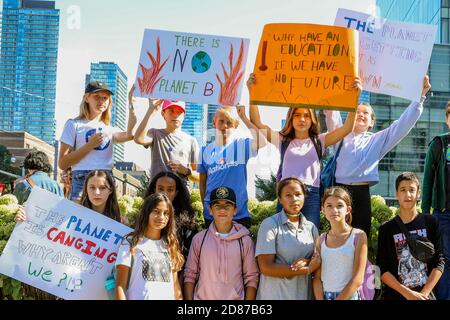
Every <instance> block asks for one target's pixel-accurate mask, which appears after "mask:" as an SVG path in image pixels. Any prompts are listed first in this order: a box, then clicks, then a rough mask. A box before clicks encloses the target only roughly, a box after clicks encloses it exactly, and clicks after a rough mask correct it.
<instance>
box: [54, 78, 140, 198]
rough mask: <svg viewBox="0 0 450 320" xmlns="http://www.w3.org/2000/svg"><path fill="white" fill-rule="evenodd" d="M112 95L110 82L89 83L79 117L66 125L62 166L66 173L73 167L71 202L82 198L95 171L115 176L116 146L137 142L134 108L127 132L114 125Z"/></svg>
mask: <svg viewBox="0 0 450 320" xmlns="http://www.w3.org/2000/svg"><path fill="white" fill-rule="evenodd" d="M112 95H113V93H112V91H111V90H110V89H109V87H108V85H107V84H106V83H104V82H101V81H91V82H89V84H88V85H87V86H86V89H85V92H84V95H83V98H82V100H81V104H80V113H79V115H78V117H76V118H74V119H69V120H68V121H67V122H66V124H65V125H64V130H63V133H62V135H61V139H60V141H61V146H60V151H59V160H58V164H59V167H60V168H61V169H62V170H66V169H67V168H69V167H72V178H71V192H70V200H76V201H78V200H79V199H80V197H81V192H82V189H83V183H84V180H85V178H86V176H87V175H88V174H89V172H91V171H92V170H105V171H107V172H108V173H110V174H111V175H112V167H113V148H112V145H113V144H114V143H123V142H126V141H130V140H132V139H133V133H132V131H133V128H134V126H135V125H136V115H135V113H134V110H133V109H132V108H129V117H128V127H127V131H121V130H120V129H118V128H116V127H113V126H111V107H112V98H111V96H112Z"/></svg>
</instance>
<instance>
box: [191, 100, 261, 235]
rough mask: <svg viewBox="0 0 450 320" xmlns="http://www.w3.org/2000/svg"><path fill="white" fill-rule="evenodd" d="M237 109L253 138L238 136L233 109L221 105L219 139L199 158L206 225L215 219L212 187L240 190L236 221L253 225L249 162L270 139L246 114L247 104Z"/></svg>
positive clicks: (216, 123)
mask: <svg viewBox="0 0 450 320" xmlns="http://www.w3.org/2000/svg"><path fill="white" fill-rule="evenodd" d="M236 108H237V112H238V114H239V117H240V118H241V120H242V121H243V122H244V123H245V125H246V126H247V128H248V129H250V132H251V134H252V139H249V138H243V137H237V136H235V130H236V128H237V127H238V125H239V122H238V120H237V119H234V118H233V117H232V116H231V114H230V111H229V110H230V108H221V109H219V110H217V112H216V114H215V115H214V120H213V126H214V128H215V130H216V137H215V141H213V142H211V143H210V144H208V145H207V146H204V147H202V150H201V153H200V159H199V161H198V172H199V173H200V184H199V186H200V196H201V200H202V203H203V208H204V212H203V214H204V217H205V226H206V227H208V226H209V224H210V223H211V221H212V215H211V212H210V211H209V209H208V208H209V207H210V195H211V190H213V189H214V188H217V187H220V186H225V187H228V188H231V187H233V189H234V190H235V192H236V198H237V200H236V204H237V213H236V215H235V216H234V218H233V220H235V221H236V222H238V223H240V224H242V225H244V226H245V227H247V228H250V226H251V215H250V211H249V210H248V207H247V203H248V193H247V163H248V161H249V159H250V158H251V157H255V156H256V155H257V152H258V150H259V149H260V148H261V147H263V146H265V145H266V143H267V141H266V139H265V138H264V137H263V136H262V135H261V134H260V132H259V130H257V129H256V127H255V126H254V125H253V124H252V123H251V122H250V120H249V119H248V118H247V116H246V115H245V107H244V106H237V107H236Z"/></svg>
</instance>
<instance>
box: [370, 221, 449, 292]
mask: <svg viewBox="0 0 450 320" xmlns="http://www.w3.org/2000/svg"><path fill="white" fill-rule="evenodd" d="M405 226H406V229H407V230H408V231H409V232H410V233H411V234H416V235H419V236H422V237H426V238H428V239H429V241H431V242H432V243H433V244H434V247H435V251H436V254H435V256H434V258H433V259H432V260H431V261H430V262H429V263H428V264H426V263H424V262H422V261H419V260H417V259H416V258H414V257H413V256H412V255H411V253H410V251H409V247H408V245H407V242H406V238H405V236H404V235H403V233H402V232H401V230H400V228H399V226H398V225H397V223H396V222H395V221H394V220H390V221H388V222H386V223H385V224H383V225H382V226H381V227H380V229H379V233H378V253H377V265H378V266H379V267H380V275H383V274H384V273H385V272H390V273H391V274H392V275H393V276H394V277H395V278H396V279H397V280H398V281H399V282H400V283H402V284H403V285H404V286H406V287H408V288H410V289H413V290H415V291H417V290H420V288H421V287H423V286H424V285H425V284H426V282H427V280H428V276H429V275H430V273H431V271H432V270H433V269H434V268H437V269H440V270H443V268H444V264H445V260H444V256H443V255H442V249H441V240H440V233H439V228H438V222H437V220H436V218H435V217H433V216H432V215H422V214H419V215H418V216H417V217H416V218H415V219H414V220H413V221H411V222H410V223H407V224H405ZM383 297H384V299H386V300H399V299H400V300H401V299H404V298H403V296H402V295H400V294H399V293H398V292H396V291H395V290H393V289H391V288H390V287H388V286H387V285H386V286H385V287H384V289H383Z"/></svg>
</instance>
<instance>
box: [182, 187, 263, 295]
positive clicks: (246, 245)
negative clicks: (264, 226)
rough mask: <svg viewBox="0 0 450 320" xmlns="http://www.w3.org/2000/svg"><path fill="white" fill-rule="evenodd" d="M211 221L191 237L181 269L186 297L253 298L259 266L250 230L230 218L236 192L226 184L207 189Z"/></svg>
mask: <svg viewBox="0 0 450 320" xmlns="http://www.w3.org/2000/svg"><path fill="white" fill-rule="evenodd" d="M209 210H210V212H211V213H212V215H213V218H214V220H213V222H212V223H211V224H210V226H209V227H208V228H207V229H206V230H203V231H202V232H200V233H197V234H196V235H195V236H194V239H193V240H192V245H191V248H190V250H189V256H188V259H187V261H186V267H185V269H184V298H185V299H186V300H192V299H194V300H254V299H255V298H256V289H257V288H258V278H259V270H258V265H257V263H256V260H255V245H254V243H253V240H252V239H251V237H250V232H249V231H248V229H246V228H245V227H244V226H242V225H241V224H238V223H236V222H234V221H233V216H234V215H235V214H236V211H237V206H236V194H235V193H234V191H233V189H231V188H227V187H219V188H215V189H214V190H212V191H211V198H210V206H209Z"/></svg>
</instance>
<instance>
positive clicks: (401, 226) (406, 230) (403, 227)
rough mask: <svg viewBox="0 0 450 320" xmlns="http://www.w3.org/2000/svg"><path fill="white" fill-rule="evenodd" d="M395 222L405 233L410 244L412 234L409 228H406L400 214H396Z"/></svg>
mask: <svg viewBox="0 0 450 320" xmlns="http://www.w3.org/2000/svg"><path fill="white" fill-rule="evenodd" d="M394 220H395V223H397V225H398V227H399V228H400V231H401V232H402V233H403V234H404V235H405V238H406V242H407V243H408V244H409V243H410V241H411V234H410V233H409V231H408V229H406V226H405V224H404V223H403V221H402V219H401V218H400V216H396V217H395V218H394Z"/></svg>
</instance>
